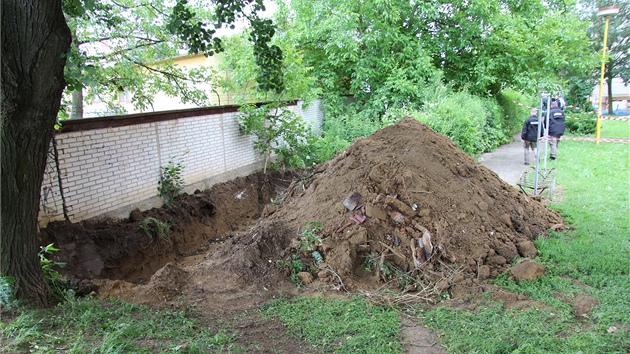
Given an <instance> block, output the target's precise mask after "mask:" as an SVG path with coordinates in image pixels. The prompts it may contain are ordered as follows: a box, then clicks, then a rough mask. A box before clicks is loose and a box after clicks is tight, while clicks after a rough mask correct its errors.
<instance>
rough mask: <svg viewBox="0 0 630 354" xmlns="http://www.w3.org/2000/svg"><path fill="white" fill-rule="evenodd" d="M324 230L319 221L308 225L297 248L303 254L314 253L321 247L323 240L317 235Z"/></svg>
mask: <svg viewBox="0 0 630 354" xmlns="http://www.w3.org/2000/svg"><path fill="white" fill-rule="evenodd" d="M321 229H322V224H320V223H319V222H317V221H311V222H308V223H306V226H305V228H304V230H303V231H302V233H301V234H300V237H299V238H298V243H297V246H296V248H297V249H298V250H300V251H301V252H304V253H307V252H313V251H315V249H316V248H317V246H319V245H321V243H322V238H321V237H320V236H319V235H318V234H317V233H318V232H319V231H320V230H321Z"/></svg>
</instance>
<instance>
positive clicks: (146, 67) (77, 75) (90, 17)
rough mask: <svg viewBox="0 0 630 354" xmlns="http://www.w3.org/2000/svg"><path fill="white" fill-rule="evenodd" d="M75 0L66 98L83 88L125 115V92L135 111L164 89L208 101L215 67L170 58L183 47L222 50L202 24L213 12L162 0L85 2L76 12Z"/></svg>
mask: <svg viewBox="0 0 630 354" xmlns="http://www.w3.org/2000/svg"><path fill="white" fill-rule="evenodd" d="M75 2H76V1H72V0H67V1H65V2H64V11H65V13H66V19H67V22H68V25H69V26H70V28H71V30H72V32H73V34H74V38H73V47H72V50H71V52H70V53H69V55H68V64H67V65H66V72H65V76H66V80H67V82H68V86H67V88H66V92H67V93H68V95H67V96H66V99H69V93H71V92H75V91H78V90H82V89H85V93H86V97H85V99H86V100H87V101H88V102H91V101H93V100H95V99H96V100H99V101H101V102H105V103H107V104H108V106H109V111H110V112H112V113H124V109H123V108H122V107H121V106H120V105H119V104H118V103H117V102H118V97H119V95H120V94H125V93H127V94H130V96H131V102H132V103H133V104H134V106H135V107H136V108H137V109H147V108H150V107H151V105H152V104H153V100H154V98H155V95H156V94H157V93H160V92H162V93H165V94H166V95H168V96H172V97H179V99H180V100H181V102H182V103H194V104H199V105H201V104H207V103H209V95H210V94H211V93H212V92H211V89H212V85H210V84H211V83H213V82H215V81H216V78H215V73H214V72H213V71H212V69H210V68H207V67H203V66H202V67H197V68H193V69H186V68H182V67H179V66H175V65H173V60H172V58H174V57H176V56H178V55H180V54H182V50H184V49H188V51H189V52H190V53H198V52H202V53H206V54H208V55H211V54H213V53H214V52H215V51H219V50H221V49H222V48H221V46H220V40H219V39H218V38H216V37H213V35H214V34H215V30H214V29H209V30H206V29H205V27H203V24H202V22H201V20H205V21H209V20H210V17H211V13H210V12H209V11H207V10H202V9H201V8H193V7H190V6H187V5H186V3H185V2H183V1H180V2H178V3H177V4H176V5H175V6H174V7H173V8H171V6H172V5H169V4H168V2H165V1H161V0H159V1H154V0H151V1H149V0H140V1H135V0H120V1H109V0H106V1H100V2H98V3H94V4H87V2H86V6H85V7H79V8H78V10H77V8H76V7H75V5H76V4H75ZM87 5H90V6H87ZM76 99H78V98H76V96H75V100H76ZM73 103H74V104H76V103H77V102H73ZM62 116H63V115H62Z"/></svg>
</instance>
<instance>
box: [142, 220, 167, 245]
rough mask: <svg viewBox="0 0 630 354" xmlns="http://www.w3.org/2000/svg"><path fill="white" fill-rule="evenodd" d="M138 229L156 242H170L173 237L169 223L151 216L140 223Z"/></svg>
mask: <svg viewBox="0 0 630 354" xmlns="http://www.w3.org/2000/svg"><path fill="white" fill-rule="evenodd" d="M138 227H140V229H141V230H142V231H144V233H145V234H147V236H149V237H150V238H151V240H152V241H155V242H162V241H165V240H168V238H169V236H170V235H171V225H170V224H169V223H167V222H163V221H160V220H158V219H156V218H154V217H150V216H149V217H147V218H146V219H144V220H142V221H140V223H139V224H138Z"/></svg>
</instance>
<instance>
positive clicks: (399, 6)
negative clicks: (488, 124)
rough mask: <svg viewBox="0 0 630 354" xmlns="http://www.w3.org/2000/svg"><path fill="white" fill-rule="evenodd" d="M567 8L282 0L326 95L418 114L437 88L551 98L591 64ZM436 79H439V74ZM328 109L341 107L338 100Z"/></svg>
mask: <svg viewBox="0 0 630 354" xmlns="http://www.w3.org/2000/svg"><path fill="white" fill-rule="evenodd" d="M574 5H575V4H574V3H569V2H554V1H552V2H542V1H539V0H526V1H506V0H490V1H483V2H479V1H477V2H475V1H465V0H456V1H439V2H433V3H425V2H409V1H402V0H400V1H373V2H370V4H366V3H361V2H356V1H351V0H341V1H318V2H316V3H312V2H310V1H291V4H290V6H291V9H292V10H293V12H291V14H294V23H295V25H294V26H295V32H296V33H297V34H296V40H297V42H298V43H299V45H300V46H302V47H303V48H305V50H306V51H307V53H308V55H307V58H308V60H309V62H311V63H312V65H313V66H314V67H315V68H316V72H317V73H318V75H319V78H320V84H321V85H322V87H323V88H324V90H325V91H326V92H332V93H335V94H336V95H337V96H341V95H346V94H351V95H353V96H354V97H355V98H356V99H357V104H356V106H357V107H358V110H360V111H366V110H367V111H369V112H371V113H372V114H373V115H378V114H382V113H383V112H384V111H385V110H386V109H387V108H390V107H392V106H405V107H409V106H412V105H418V101H419V100H421V99H422V98H423V97H424V94H425V93H424V92H423V91H425V90H423V89H424V88H425V87H427V86H428V87H431V89H432V86H433V85H432V84H433V83H434V82H435V81H436V80H438V79H440V78H441V79H442V80H443V81H444V82H445V83H446V84H448V85H452V86H453V87H454V88H455V89H456V90H459V89H463V88H466V89H467V90H468V91H469V92H471V93H473V94H488V93H490V94H497V93H498V92H500V91H501V90H502V89H503V88H505V87H514V88H516V89H519V90H521V89H524V90H529V91H530V92H532V93H533V92H536V91H538V90H541V89H546V90H551V89H555V88H556V86H557V85H558V84H559V83H560V84H562V83H563V82H564V80H566V77H567V76H568V75H573V74H574V73H584V72H585V68H590V66H591V64H592V62H591V61H592V53H591V51H590V50H589V47H588V45H589V41H588V37H587V36H586V35H585V32H584V31H585V28H586V26H587V24H588V23H587V22H583V21H580V20H579V18H578V16H577V11H576V10H575V9H574V8H575V6H574ZM440 71H441V72H443V76H440V75H439V72H440ZM337 103H338V104H341V103H343V100H338V102H337Z"/></svg>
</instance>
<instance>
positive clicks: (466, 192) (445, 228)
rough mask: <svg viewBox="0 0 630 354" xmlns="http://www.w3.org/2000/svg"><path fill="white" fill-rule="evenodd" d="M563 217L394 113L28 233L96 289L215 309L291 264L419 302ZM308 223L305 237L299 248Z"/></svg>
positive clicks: (476, 273) (482, 274) (277, 287)
mask: <svg viewBox="0 0 630 354" xmlns="http://www.w3.org/2000/svg"><path fill="white" fill-rule="evenodd" d="M272 199H273V201H274V202H275V204H272V203H271V201H272ZM147 217H155V218H156V219H159V220H162V221H164V222H168V223H169V225H171V234H170V237H169V238H168V239H167V240H163V241H161V242H156V241H155V240H153V239H151V238H150V237H148V236H147V235H146V234H145V233H143V232H142V230H139V228H138V223H139V222H140V221H141V220H143V219H145V218H147ZM562 223H563V220H562V218H561V217H560V215H559V214H558V213H557V212H555V211H553V210H551V209H549V208H547V207H546V206H545V205H544V204H543V203H541V202H540V201H537V200H534V199H532V198H530V197H528V196H527V195H525V194H523V193H521V192H519V191H518V190H517V189H516V188H514V187H512V186H510V185H508V184H506V183H505V182H503V181H502V180H501V179H500V178H499V177H498V176H497V175H496V174H494V173H493V172H492V171H490V170H488V169H487V168H485V167H484V166H482V165H481V164H479V163H478V162H477V161H476V160H475V159H473V158H471V157H470V156H468V155H467V154H465V153H464V152H462V151H461V150H460V149H459V148H457V146H455V145H454V144H453V143H452V142H451V141H450V140H449V139H448V138H446V137H444V136H442V135H440V134H437V133H436V132H434V131H432V130H431V129H430V128H429V127H427V126H425V125H423V124H421V123H419V122H417V121H416V120H414V119H412V118H409V117H407V118H404V119H402V120H401V121H399V122H398V123H397V124H395V125H392V126H389V127H386V128H383V129H381V130H379V131H377V132H375V133H374V134H373V135H371V136H369V137H366V138H362V139H357V140H356V141H355V142H354V143H353V144H352V145H351V146H350V147H348V148H347V149H345V150H344V151H342V152H340V153H339V154H337V156H336V157H334V158H333V159H332V160H330V161H328V162H326V163H324V164H322V165H319V166H316V167H315V168H314V169H313V170H308V171H285V172H279V171H276V172H274V173H273V174H271V175H269V176H266V177H265V176H263V175H262V174H254V175H251V176H248V177H243V178H238V179H235V180H233V181H230V182H227V183H222V184H219V185H216V186H214V187H213V188H211V189H210V190H208V191H203V192H198V193H196V194H194V195H182V196H179V197H178V198H176V200H175V203H174V205H173V206H171V207H168V206H165V207H163V208H159V209H152V210H148V211H143V212H140V211H136V212H135V213H133V214H132V217H131V218H129V219H125V220H104V221H103V220H101V221H99V222H94V221H90V222H82V223H78V224H67V223H62V222H56V223H51V224H50V225H49V226H48V227H47V229H44V230H42V233H41V237H42V244H48V243H55V245H57V246H58V247H59V248H61V250H60V251H59V252H58V254H57V255H56V257H57V258H58V260H60V261H64V262H68V267H67V268H65V269H63V270H62V272H64V274H66V275H69V276H73V277H75V278H79V279H89V281H90V284H96V285H97V286H98V287H99V291H100V293H101V294H102V295H106V296H117V297H121V298H124V299H127V300H131V301H136V302H141V303H155V301H176V300H178V301H187V302H195V303H197V304H205V305H207V306H209V307H222V306H226V305H235V306H248V305H249V306H252V305H256V304H259V303H262V302H264V301H267V300H269V299H270V298H273V297H275V296H277V294H278V293H279V292H282V291H286V292H290V291H293V290H295V286H294V285H293V284H291V282H290V276H291V273H292V272H293V271H294V269H293V270H292V269H291V268H290V267H289V266H288V265H290V264H291V262H295V261H297V260H299V261H300V262H301V263H302V264H303V265H304V266H305V267H304V269H303V272H302V273H301V274H300V279H302V280H303V281H305V282H307V283H309V284H308V286H309V287H310V288H312V289H321V290H346V291H350V292H356V291H366V290H373V289H378V288H382V287H387V288H389V289H392V290H395V291H399V292H401V293H406V294H413V293H419V292H425V295H426V296H423V297H422V299H425V300H427V301H430V300H431V296H437V295H438V294H439V293H440V292H443V291H451V292H453V291H454V292H457V293H461V289H465V288H467V287H470V286H472V285H474V284H479V282H480V281H483V280H484V279H486V278H491V277H495V276H497V275H498V274H499V273H501V272H503V271H505V270H507V269H508V268H510V267H511V262H512V261H513V260H515V259H517V258H527V257H530V258H531V257H534V256H536V252H537V251H536V248H535V246H534V244H533V242H532V241H533V240H534V239H535V238H536V237H538V236H539V235H541V234H544V233H545V232H546V230H548V229H550V228H552V227H557V225H559V224H562ZM309 225H311V226H312V225H317V226H318V227H317V228H316V235H317V238H315V239H312V240H314V241H313V242H312V244H311V246H312V248H309V249H308V251H305V250H304V249H300V247H299V245H300V242H302V243H303V242H304V240H303V239H302V238H303V237H304V231H305V230H306V229H307V228H308V227H309ZM310 231H313V230H310ZM302 251H304V252H302ZM314 252H315V253H316V254H314ZM305 273H307V274H305ZM294 275H295V274H294ZM427 289H431V291H429V292H427Z"/></svg>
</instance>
